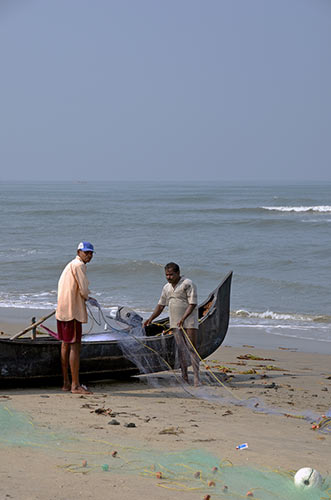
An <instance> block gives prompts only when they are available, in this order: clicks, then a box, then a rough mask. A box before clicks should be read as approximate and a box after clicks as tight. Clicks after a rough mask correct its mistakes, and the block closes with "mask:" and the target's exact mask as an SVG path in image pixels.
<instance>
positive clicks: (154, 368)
mask: <svg viewBox="0 0 331 500" xmlns="http://www.w3.org/2000/svg"><path fill="white" fill-rule="evenodd" d="M93 305H94V306H95V307H97V310H98V318H96V316H95V315H93V313H92V311H91V309H89V312H90V316H91V317H92V318H93V319H94V321H95V322H96V323H97V324H98V325H100V326H101V325H102V324H103V325H104V333H98V334H90V335H84V338H85V340H89V341H91V340H110V339H113V340H114V339H116V340H117V342H118V345H119V346H120V348H121V350H122V352H123V355H124V356H125V358H126V359H128V360H130V361H131V362H132V364H133V365H135V366H136V367H137V368H138V370H139V373H140V378H141V380H144V381H145V382H146V383H147V384H150V385H151V386H152V387H162V388H163V389H164V388H166V389H167V390H168V391H169V392H171V393H172V394H173V395H175V394H177V397H181V396H183V395H185V396H187V395H190V396H191V397H194V398H198V399H203V400H206V401H209V402H213V403H215V404H220V405H235V406H243V407H247V408H249V409H251V410H253V411H254V412H256V413H266V414H272V415H283V416H286V417H292V418H298V419H303V420H306V421H308V422H309V423H311V424H312V428H313V429H314V430H317V431H318V432H321V433H324V434H328V433H331V418H330V417H331V412H330V411H329V412H328V413H327V414H326V415H324V416H320V415H318V414H317V413H315V412H312V411H311V410H301V411H300V412H298V411H294V410H288V409H283V408H277V407H275V406H270V405H267V404H266V403H265V402H264V401H263V400H262V399H261V398H256V397H251V398H245V399H242V398H239V397H238V396H237V395H235V394H234V392H233V390H232V388H231V386H230V384H229V383H228V382H227V381H228V380H230V379H231V378H232V377H233V376H236V375H239V376H242V375H244V376H259V375H260V376H261V377H267V375H266V373H267V372H276V373H277V372H278V371H281V369H280V368H278V367H277V366H275V365H273V364H272V362H273V360H272V359H265V358H261V357H258V356H253V355H251V354H247V355H241V356H238V358H239V359H238V361H237V362H235V363H232V365H233V366H232V367H231V368H229V367H226V366H222V365H221V364H220V363H219V361H217V360H208V362H207V361H205V360H204V359H202V358H201V357H200V356H199V354H198V352H197V350H196V349H195V346H194V344H193V343H192V340H191V339H190V338H189V336H188V335H187V332H186V331H185V329H183V328H182V329H175V330H172V331H171V330H170V329H169V328H168V325H167V324H166V323H160V324H157V323H156V324H155V325H156V326H158V333H157V334H156V335H155V337H158V338H159V341H158V343H157V345H156V346H155V345H154V344H151V343H150V342H149V338H148V337H147V336H146V332H145V329H144V328H143V323H142V322H143V318H142V317H141V316H140V315H139V314H137V313H136V312H135V311H133V310H132V309H130V308H126V307H112V308H110V309H109V310H108V311H103V310H102V308H101V307H100V305H99V304H98V303H97V302H96V301H95V302H94V303H93ZM156 331H157V330H156ZM170 351H172V352H170ZM248 361H250V362H255V366H254V367H247V366H246V363H247V362H248ZM261 362H264V363H263V364H261ZM183 364H184V365H186V366H190V365H191V366H193V365H195V366H199V371H200V375H199V377H200V384H199V385H198V387H194V386H193V376H192V373H190V372H189V376H188V382H189V383H187V381H185V380H183V378H182V373H183V372H182V369H181V368H182V366H183ZM191 371H192V370H191ZM193 371H194V370H193ZM155 372H157V373H155ZM265 387H266V388H276V384H275V383H274V382H273V383H271V384H266V386H265Z"/></svg>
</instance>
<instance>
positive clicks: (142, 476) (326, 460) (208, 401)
mask: <svg viewBox="0 0 331 500" xmlns="http://www.w3.org/2000/svg"><path fill="white" fill-rule="evenodd" d="M8 324H9V323H8ZM8 324H6V323H3V324H1V330H2V331H5V330H6V328H8ZM20 326H22V325H17V324H16V325H13V324H12V323H11V328H12V331H11V332H9V333H12V332H15V331H18V330H19V327H20ZM23 326H24V325H23ZM231 338H233V339H234V336H233V333H232V336H231V335H230V336H229V338H227V339H226V342H225V343H224V345H223V346H221V347H220V348H219V349H218V350H217V351H216V352H215V353H214V354H213V355H212V356H211V357H210V359H208V360H206V363H207V369H206V367H203V370H202V375H203V381H204V382H206V380H207V376H206V372H208V371H209V370H210V369H211V370H212V371H213V373H214V374H216V375H219V374H220V373H222V372H224V371H227V377H228V378H227V380H226V381H224V386H223V385H222V383H221V382H220V383H214V384H212V386H211V387H208V386H207V385H206V383H204V385H203V386H202V387H201V388H200V389H193V388H185V387H183V386H182V385H181V384H178V383H176V378H175V377H174V376H173V375H172V374H165V375H164V376H163V377H160V378H159V379H158V380H159V385H158V386H151V385H149V384H148V383H146V381H145V380H142V379H139V378H138V379H137V378H133V379H130V380H128V381H124V382H119V381H105V382H98V383H93V384H90V388H91V389H92V390H93V394H91V395H87V396H78V395H72V394H70V393H63V392H62V391H61V390H60V388H56V387H54V386H53V387H45V386H42V387H38V388H36V387H33V388H24V389H23V388H1V390H0V409H1V415H2V418H4V415H5V416H6V415H7V416H8V415H11V416H12V418H13V422H14V423H15V419H16V418H18V421H21V422H22V418H23V422H24V419H25V421H26V422H30V424H29V425H31V428H32V431H31V432H32V434H31V437H30V438H29V439H28V440H26V438H25V441H24V442H23V441H22V442H20V441H19V438H17V437H16V438H13V436H17V435H18V434H19V432H18V428H19V425H18V424H17V422H16V424H15V425H16V430H15V431H13V429H12V428H10V425H11V424H10V419H9V424H8V423H7V425H9V427H7V428H6V427H5V429H6V430H5V432H4V430H3V429H4V427H3V426H2V434H0V436H1V439H0V455H1V495H0V498H1V499H5V498H12V499H31V500H32V499H34V500H36V499H38V500H46V499H49V500H50V499H58V500H73V499H76V498H77V496H79V497H80V498H82V499H92V498H100V499H101V498H105V497H106V496H107V497H108V498H109V497H110V498H127V499H132V500H133V499H136V500H137V499H138V500H142V499H146V498H147V499H154V498H159V499H169V500H170V499H175V498H178V496H180V498H182V499H184V500H185V499H197V500H198V499H203V498H204V497H205V495H207V494H209V495H210V498H211V499H216V498H224V495H225V493H224V492H223V490H221V489H220V485H221V484H222V485H223V486H224V479H223V478H222V476H221V475H217V474H220V471H221V470H222V465H221V464H222V463H225V462H224V461H226V463H227V464H231V466H232V467H233V468H234V470H235V468H236V467H239V468H240V467H242V466H248V467H251V468H252V469H253V470H259V471H260V470H263V469H267V470H270V471H279V474H280V475H281V474H289V473H290V472H291V471H296V470H298V469H300V468H301V467H312V468H315V469H316V470H318V471H319V472H320V473H321V474H322V476H323V477H324V478H326V477H327V478H329V477H330V473H331V467H330V443H331V441H330V439H331V432H330V431H329V432H324V433H322V432H320V431H319V430H313V429H312V419H311V418H310V419H309V415H318V416H322V415H324V414H326V413H327V412H328V411H329V410H330V407H331V398H330V392H331V363H330V361H331V357H330V354H320V353H309V352H299V351H298V350H295V349H296V348H294V347H288V346H284V345H282V344H284V343H283V342H280V344H279V346H278V347H276V346H274V348H273V349H260V348H257V347H256V346H254V345H252V344H248V343H247V344H243V345H241V346H236V347H234V346H233V345H232V346H231V342H230V341H231ZM237 341H238V339H237V340H236V342H237ZM254 358H255V359H254ZM257 358H260V359H257ZM208 367H209V368H208ZM249 398H257V399H255V400H254V401H255V402H254V404H253V405H252V404H251V402H252V399H249ZM247 401H248V402H247ZM261 408H264V410H263V411H259V410H260V409H261ZM19 419H21V420H19ZM114 420H115V421H117V422H118V425H115V424H114ZM111 422H112V423H111ZM128 424H130V425H131V426H127V425H128ZM133 424H134V425H133ZM41 436H42V438H41ZM54 436H60V437H59V438H57V437H55V439H54ZM63 436H64V437H63ZM15 439H16V441H15ZM36 440H37V441H36ZM241 443H248V448H247V449H245V450H242V451H238V450H237V449H236V446H237V445H239V444H241ZM113 452H117V453H115V455H116V456H115V457H114V456H112V454H113ZM176 453H177V454H178V453H184V458H182V459H181V460H182V462H183V463H184V462H185V457H186V458H187V457H188V456H196V457H197V463H196V465H192V464H191V465H188V464H185V463H184V465H182V466H183V467H185V470H186V475H185V478H184V479H183V477H182V473H180V471H179V470H178V476H181V477H177V478H176V477H175V476H174V475H173V474H170V473H169V471H168V472H167V470H166V469H164V470H163V471H159V470H158V469H159V468H160V467H159V465H158V462H157V460H158V458H157V457H160V456H163V457H164V456H167V457H169V456H171V454H175V455H174V457H175V458H174V460H175V459H176V456H177V455H176ZM169 454H170V455H169ZM150 456H151V457H153V458H152V459H150ZM201 456H203V457H208V459H210V460H211V462H208V463H212V462H213V461H214V463H215V466H217V467H218V468H219V472H218V473H217V474H215V478H214V480H213V482H214V483H215V485H213V484H210V486H208V483H210V478H208V477H207V475H206V472H203V474H201V476H200V478H197V477H195V475H196V474H197V473H199V470H201V467H202V465H203V464H201V463H200V462H201ZM150 460H152V461H153V460H154V462H155V464H156V465H154V466H153V464H152V466H151V463H150ZM199 460H200V462H199ZM206 460H207V458H206ZM84 461H86V462H84ZM207 461H208V460H207ZM132 464H134V466H133V465H132ZM84 465H85V466H84ZM103 466H104V468H105V467H106V466H107V467H109V470H103V469H102V467H103ZM189 467H190V468H189ZM208 467H209V469H210V466H209V465H208ZM195 469H196V470H195ZM158 472H161V473H162V477H157V473H158ZM190 478H192V480H190ZM254 486H256V485H254V484H247V488H246V487H245V491H241V492H240V494H241V495H242V496H243V497H245V495H246V493H247V491H248V490H249V489H251V490H252V492H253V493H254ZM254 497H256V498H261V499H263V498H269V497H264V496H263V495H262V494H261V492H260V494H258V492H257V491H256V493H255V494H254ZM228 498H237V497H231V494H230V491H229V492H228ZM238 498H239V497H238ZM270 498H271V497H270ZM279 498H282V497H279ZM327 498H328V497H327Z"/></svg>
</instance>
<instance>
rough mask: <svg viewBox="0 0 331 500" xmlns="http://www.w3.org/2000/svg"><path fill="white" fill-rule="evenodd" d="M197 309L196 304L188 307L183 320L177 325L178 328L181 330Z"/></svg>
mask: <svg viewBox="0 0 331 500" xmlns="http://www.w3.org/2000/svg"><path fill="white" fill-rule="evenodd" d="M196 307H197V305H196V304H189V305H188V306H187V308H186V311H185V312H184V314H183V316H182V318H181V319H180V320H179V321H178V323H177V326H178V328H181V327H182V326H183V323H184V321H185V320H186V318H187V317H188V316H189V315H190V314H191V313H192V312H193V311H194V309H195V308H196Z"/></svg>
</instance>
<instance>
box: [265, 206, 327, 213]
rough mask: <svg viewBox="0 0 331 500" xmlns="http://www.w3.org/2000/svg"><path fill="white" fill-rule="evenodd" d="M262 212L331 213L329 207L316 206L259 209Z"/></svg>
mask: <svg viewBox="0 0 331 500" xmlns="http://www.w3.org/2000/svg"><path fill="white" fill-rule="evenodd" d="M261 208H263V209H264V210H271V211H277V212H298V213H303V212H320V213H331V206H329V205H316V206H310V207H305V206H301V207H290V206H287V207H286V206H285V207H261Z"/></svg>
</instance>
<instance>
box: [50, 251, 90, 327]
mask: <svg viewBox="0 0 331 500" xmlns="http://www.w3.org/2000/svg"><path fill="white" fill-rule="evenodd" d="M88 284H89V283H88V279H87V277H86V264H85V263H84V262H83V261H82V260H81V258H80V257H78V255H77V257H76V258H75V259H73V260H72V261H71V262H69V263H68V264H67V265H66V267H65V268H64V269H63V272H62V274H61V276H60V279H59V284H58V294H57V309H56V315H55V317H56V319H58V320H60V321H71V320H72V319H76V320H77V321H80V322H81V323H87V311H86V305H85V301H86V300H87V299H88V296H89V293H90V291H89V289H88Z"/></svg>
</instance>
